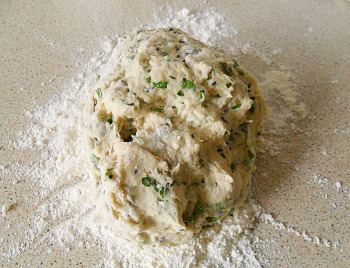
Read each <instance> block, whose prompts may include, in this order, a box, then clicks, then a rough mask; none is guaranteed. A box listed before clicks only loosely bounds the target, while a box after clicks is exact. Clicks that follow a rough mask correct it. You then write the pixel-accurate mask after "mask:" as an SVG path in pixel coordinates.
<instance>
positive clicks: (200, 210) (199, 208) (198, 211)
mask: <svg viewBox="0 0 350 268" xmlns="http://www.w3.org/2000/svg"><path fill="white" fill-rule="evenodd" d="M203 211H204V205H203V203H202V201H201V200H198V201H197V203H196V205H195V207H194V209H193V213H192V216H191V218H190V220H191V221H194V220H196V219H197V218H198V217H199V216H200V215H201V214H202V213H203Z"/></svg>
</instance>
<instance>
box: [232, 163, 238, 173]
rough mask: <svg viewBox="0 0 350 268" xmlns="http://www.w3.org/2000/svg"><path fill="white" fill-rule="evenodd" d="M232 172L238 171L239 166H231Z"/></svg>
mask: <svg viewBox="0 0 350 268" xmlns="http://www.w3.org/2000/svg"><path fill="white" fill-rule="evenodd" d="M231 170H232V172H234V171H236V170H237V164H234V163H232V164H231Z"/></svg>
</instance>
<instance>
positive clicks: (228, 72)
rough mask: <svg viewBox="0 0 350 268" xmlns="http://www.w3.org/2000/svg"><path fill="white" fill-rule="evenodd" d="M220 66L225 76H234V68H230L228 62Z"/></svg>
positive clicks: (221, 63)
mask: <svg viewBox="0 0 350 268" xmlns="http://www.w3.org/2000/svg"><path fill="white" fill-rule="evenodd" d="M220 65H221V67H222V69H223V72H224V74H226V75H228V76H231V75H232V74H233V70H232V67H231V66H229V65H228V64H227V63H226V62H220Z"/></svg>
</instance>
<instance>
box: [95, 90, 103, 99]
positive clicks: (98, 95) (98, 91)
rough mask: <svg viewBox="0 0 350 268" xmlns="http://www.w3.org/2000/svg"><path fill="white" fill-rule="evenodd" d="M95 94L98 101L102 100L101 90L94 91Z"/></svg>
mask: <svg viewBox="0 0 350 268" xmlns="http://www.w3.org/2000/svg"><path fill="white" fill-rule="evenodd" d="M96 94H97V97H98V98H99V99H101V98H102V95H103V93H102V89H101V88H97V89H96Z"/></svg>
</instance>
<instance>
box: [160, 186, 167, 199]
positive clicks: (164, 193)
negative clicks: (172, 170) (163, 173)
mask: <svg viewBox="0 0 350 268" xmlns="http://www.w3.org/2000/svg"><path fill="white" fill-rule="evenodd" d="M159 194H160V196H161V197H162V198H163V199H164V197H165V195H166V188H165V187H162V188H161V189H160V191H159Z"/></svg>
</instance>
